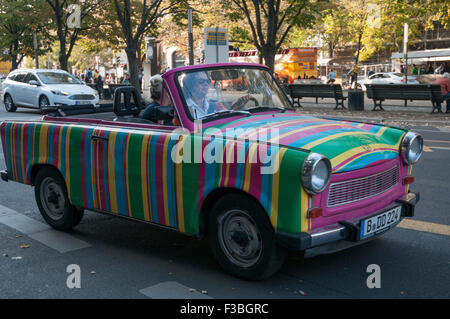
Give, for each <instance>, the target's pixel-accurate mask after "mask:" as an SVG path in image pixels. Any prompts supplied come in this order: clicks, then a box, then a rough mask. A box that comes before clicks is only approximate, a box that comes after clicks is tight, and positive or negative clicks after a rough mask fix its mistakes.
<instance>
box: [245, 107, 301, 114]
mask: <svg viewBox="0 0 450 319" xmlns="http://www.w3.org/2000/svg"><path fill="white" fill-rule="evenodd" d="M286 110H289V111H291V110H294V109H292V108H281V107H275V106H273V107H271V106H256V107H252V108H250V109H247V111H249V112H250V113H255V112H264V111H280V113H284V112H286Z"/></svg>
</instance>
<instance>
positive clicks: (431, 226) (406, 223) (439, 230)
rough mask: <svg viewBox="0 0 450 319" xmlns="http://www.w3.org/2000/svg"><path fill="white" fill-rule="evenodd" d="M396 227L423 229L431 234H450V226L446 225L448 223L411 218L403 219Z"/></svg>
mask: <svg viewBox="0 0 450 319" xmlns="http://www.w3.org/2000/svg"><path fill="white" fill-rule="evenodd" d="M398 227H400V228H405V229H411V230H418V231H423V232H427V233H433V234H438V235H446V236H450V226H448V225H442V224H435V223H428V222H422V221H419V220H412V219H404V220H402V221H401V222H400V223H399V224H398Z"/></svg>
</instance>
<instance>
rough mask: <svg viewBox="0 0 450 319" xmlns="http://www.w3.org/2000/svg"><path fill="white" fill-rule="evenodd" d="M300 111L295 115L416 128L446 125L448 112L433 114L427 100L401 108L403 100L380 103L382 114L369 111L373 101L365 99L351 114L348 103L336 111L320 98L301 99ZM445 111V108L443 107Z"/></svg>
mask: <svg viewBox="0 0 450 319" xmlns="http://www.w3.org/2000/svg"><path fill="white" fill-rule="evenodd" d="M300 103H301V105H302V106H303V108H298V112H300V113H303V114H311V115H315V116H327V117H336V118H342V119H350V120H356V121H358V120H360V121H370V122H375V123H389V124H392V125H399V126H404V125H419V126H438V127H442V126H449V127H450V113H433V114H431V110H432V106H431V102H428V101H413V102H411V101H408V106H407V107H405V106H404V102H403V101H395V100H391V101H389V100H387V101H384V102H383V108H384V109H385V111H372V108H373V101H372V100H369V99H367V97H366V98H365V99H364V111H350V110H348V108H347V105H348V100H346V101H345V103H344V105H345V107H346V108H347V109H345V110H340V109H339V110H335V109H334V107H335V102H334V100H333V99H319V102H318V103H317V104H316V100H315V98H303V99H301V100H300ZM442 110H443V112H445V110H446V105H445V103H444V104H442Z"/></svg>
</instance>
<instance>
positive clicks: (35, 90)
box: [23, 72, 40, 108]
mask: <svg viewBox="0 0 450 319" xmlns="http://www.w3.org/2000/svg"><path fill="white" fill-rule="evenodd" d="M30 81H36V82H38V83H39V80H38V79H37V77H36V76H35V75H34V74H33V73H31V72H28V74H27V75H26V76H25V78H24V86H23V103H24V105H26V106H31V107H36V108H39V104H38V96H39V90H40V87H39V86H37V85H30V84H29V83H30Z"/></svg>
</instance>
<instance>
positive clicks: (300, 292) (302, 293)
mask: <svg viewBox="0 0 450 319" xmlns="http://www.w3.org/2000/svg"><path fill="white" fill-rule="evenodd" d="M298 293H299V294H300V295H302V296H306V293H305V292H304V291H303V290H299V291H298Z"/></svg>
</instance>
